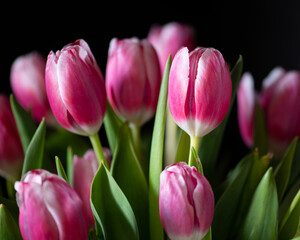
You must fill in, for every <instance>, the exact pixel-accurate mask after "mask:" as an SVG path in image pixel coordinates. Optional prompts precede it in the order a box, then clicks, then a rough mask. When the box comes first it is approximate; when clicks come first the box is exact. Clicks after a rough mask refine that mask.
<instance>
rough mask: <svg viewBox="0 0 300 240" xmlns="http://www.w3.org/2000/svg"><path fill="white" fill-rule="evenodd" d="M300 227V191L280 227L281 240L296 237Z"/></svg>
mask: <svg viewBox="0 0 300 240" xmlns="http://www.w3.org/2000/svg"><path fill="white" fill-rule="evenodd" d="M299 226H300V190H299V191H298V193H297V195H296V196H295V198H294V200H293V201H292V203H291V205H290V207H289V209H288V210H287V212H286V214H285V216H284V218H283V220H282V221H281V223H280V225H279V238H278V239H279V240H285V239H286V240H289V239H291V238H292V237H294V236H295V235H296V233H297V230H298V228H299Z"/></svg>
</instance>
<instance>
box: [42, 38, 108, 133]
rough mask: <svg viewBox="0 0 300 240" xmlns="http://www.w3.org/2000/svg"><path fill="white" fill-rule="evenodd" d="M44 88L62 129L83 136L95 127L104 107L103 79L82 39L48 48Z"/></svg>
mask: <svg viewBox="0 0 300 240" xmlns="http://www.w3.org/2000/svg"><path fill="white" fill-rule="evenodd" d="M46 89H47V94H48V99H49V102H50V106H51V109H52V111H53V113H54V116H55V117H56V119H57V121H58V122H59V123H60V124H61V125H62V126H63V127H64V128H65V129H67V130H69V131H71V132H74V133H77V134H80V135H85V136H90V135H94V134H96V133H97V132H98V131H99V129H100V126H101V125H102V122H103V118H104V115H105V111H106V93H105V83H104V78H103V76H102V73H101V71H100V69H99V67H98V65H97V62H96V60H95V58H94V56H93V54H92V52H91V50H90V48H89V46H88V44H87V43H86V42H85V41H84V40H77V41H76V42H74V43H71V44H68V45H66V46H65V47H64V48H63V49H62V50H61V51H57V52H56V53H54V52H52V51H51V52H50V54H49V55H48V60H47V64H46Z"/></svg>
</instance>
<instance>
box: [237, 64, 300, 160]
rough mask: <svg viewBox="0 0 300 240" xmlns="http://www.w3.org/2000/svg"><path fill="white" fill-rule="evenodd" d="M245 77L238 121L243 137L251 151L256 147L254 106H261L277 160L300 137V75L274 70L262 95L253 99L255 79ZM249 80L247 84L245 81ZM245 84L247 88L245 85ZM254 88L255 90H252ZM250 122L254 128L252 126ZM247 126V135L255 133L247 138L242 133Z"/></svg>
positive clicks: (263, 88)
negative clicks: (295, 138)
mask: <svg viewBox="0 0 300 240" xmlns="http://www.w3.org/2000/svg"><path fill="white" fill-rule="evenodd" d="M247 74H248V73H246V74H244V75H243V78H242V82H241V83H240V86H239V90H238V117H239V126H240V131H241V136H242V138H243V140H244V142H245V143H246V144H247V145H248V146H249V147H251V146H252V145H253V136H252V135H253V128H254V126H253V121H254V118H255V114H254V106H253V105H254V102H255V101H256V102H257V103H259V104H260V105H261V107H262V109H263V112H264V115H265V118H266V124H267V132H268V138H269V150H270V151H272V152H273V153H275V155H277V156H281V155H282V154H283V152H284V151H285V149H286V147H287V146H288V144H289V143H290V142H291V141H292V139H293V138H294V137H295V136H300V110H299V104H300V97H299V96H300V72H297V71H288V72H286V71H285V70H284V69H282V68H279V67H277V68H274V69H273V70H272V71H271V72H270V74H269V75H268V76H267V77H266V78H265V79H264V81H263V84H262V91H261V93H260V94H259V95H258V97H256V98H257V99H256V100H254V99H252V100H251V101H249V100H247V99H249V96H253V97H252V98H254V95H255V93H254V87H253V84H254V83H253V81H254V80H253V78H249V77H247ZM246 78H248V79H247V80H245V79H246ZM245 81H247V82H248V84H245ZM251 86H252V87H251ZM250 122H251V124H249V123H250ZM246 125H247V129H248V130H247V131H248V132H249V133H250V132H251V133H252V135H248V137H245V134H244V132H245V131H243V128H244V126H246Z"/></svg>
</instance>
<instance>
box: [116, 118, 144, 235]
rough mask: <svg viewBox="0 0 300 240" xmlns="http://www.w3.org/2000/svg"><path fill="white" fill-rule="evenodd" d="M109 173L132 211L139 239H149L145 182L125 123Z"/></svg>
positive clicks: (121, 129) (119, 135) (120, 131)
mask: <svg viewBox="0 0 300 240" xmlns="http://www.w3.org/2000/svg"><path fill="white" fill-rule="evenodd" d="M111 173H112V176H113V177H114V179H115V180H116V182H117V184H118V185H119V187H120V188H121V190H122V191H123V193H124V194H125V196H126V197H127V199H128V201H129V203H130V205H131V207H132V209H133V212H134V214H135V217H136V220H137V224H138V228H139V233H140V239H147V238H148V237H149V229H148V228H149V223H148V218H149V217H148V186H147V180H146V178H145V175H144V173H143V170H142V168H141V165H140V163H139V161H138V159H137V156H136V154H135V151H134V148H133V143H132V140H131V135H130V129H129V127H128V124H127V123H125V124H123V126H122V127H121V128H120V129H119V134H118V137H117V145H116V150H115V153H114V159H113V161H112V166H111Z"/></svg>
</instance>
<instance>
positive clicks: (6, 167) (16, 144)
mask: <svg viewBox="0 0 300 240" xmlns="http://www.w3.org/2000/svg"><path fill="white" fill-rule="evenodd" d="M23 158H24V154H23V149H22V145H21V140H20V136H19V133H18V129H17V126H16V123H15V119H14V116H13V113H12V110H11V107H10V102H9V99H8V97H6V96H5V95H2V94H0V175H1V176H2V177H5V178H9V179H13V180H16V179H18V178H19V177H20V174H21V170H22V165H23Z"/></svg>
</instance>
